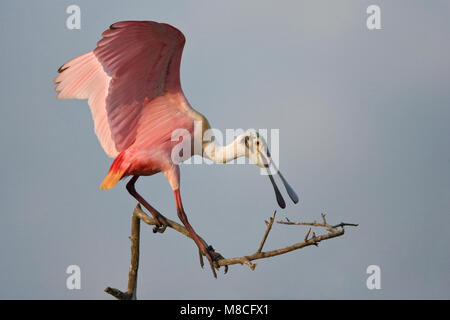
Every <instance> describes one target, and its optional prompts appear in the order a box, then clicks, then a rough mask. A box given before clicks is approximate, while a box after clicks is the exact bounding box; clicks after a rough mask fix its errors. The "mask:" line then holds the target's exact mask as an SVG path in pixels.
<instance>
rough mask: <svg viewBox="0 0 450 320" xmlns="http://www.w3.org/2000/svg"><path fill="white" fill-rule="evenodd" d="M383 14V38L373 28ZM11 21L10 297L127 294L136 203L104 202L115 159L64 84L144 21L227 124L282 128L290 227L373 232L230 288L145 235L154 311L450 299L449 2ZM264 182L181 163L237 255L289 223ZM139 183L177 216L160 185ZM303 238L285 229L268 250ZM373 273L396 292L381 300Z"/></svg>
mask: <svg viewBox="0 0 450 320" xmlns="http://www.w3.org/2000/svg"><path fill="white" fill-rule="evenodd" d="M374 3H375V4H379V5H380V7H381V10H382V30H378V31H369V30H367V28H366V23H365V19H366V17H367V15H366V8H367V6H368V5H370V4H374ZM70 4H77V5H79V6H80V7H81V13H82V22H81V30H68V29H67V28H66V26H65V20H66V18H67V14H66V12H65V11H66V8H67V6H68V5H70ZM0 9H1V10H0V11H1V19H0V24H1V28H0V34H1V40H2V44H3V45H2V50H0V57H1V59H0V61H1V62H0V64H1V70H2V76H1V83H0V84H1V85H0V90H1V105H2V109H1V110H2V111H1V116H0V133H1V134H0V147H1V150H2V153H1V155H2V160H1V163H2V166H1V168H0V174H1V176H2V182H1V184H0V208H1V215H2V222H1V224H0V239H1V241H0V243H1V244H0V284H1V285H0V298H27V299H32V298H44V299H48V298H57V299H82V298H83V299H110V297H109V296H108V295H106V294H105V293H104V292H103V289H104V288H105V287H106V286H113V287H118V288H121V289H124V288H126V281H127V272H128V266H129V240H128V238H127V237H128V235H129V229H130V216H131V212H132V210H133V208H134V205H135V201H133V199H132V198H131V197H130V196H129V195H128V193H127V192H126V190H125V188H124V183H123V182H122V183H120V184H119V185H118V186H117V187H116V188H115V189H113V190H111V191H101V190H100V189H99V185H100V183H101V181H102V179H103V178H104V176H105V175H106V173H107V171H108V168H109V165H110V163H111V159H109V158H107V157H106V155H105V154H104V152H103V150H102V149H101V147H100V144H99V143H98V141H97V139H96V137H95V134H94V131H93V124H92V120H91V118H90V112H89V109H88V106H87V103H86V101H80V100H68V101H61V100H57V99H56V98H55V93H54V91H53V83H52V80H53V78H54V77H55V75H56V70H57V68H58V67H59V66H60V65H61V64H63V63H64V62H66V61H67V60H69V59H71V58H73V57H76V56H78V55H80V54H82V53H84V52H87V51H90V50H92V49H93V48H94V47H95V44H96V42H97V41H98V40H99V38H100V34H101V33H102V32H103V30H105V29H106V28H107V27H108V26H109V25H110V24H112V23H113V22H116V21H120V20H130V19H133V20H155V21H159V22H166V23H170V24H172V25H174V26H176V27H177V28H179V29H180V30H182V31H183V33H184V34H185V35H186V38H187V42H186V47H185V50H184V55H183V61H182V70H181V77H182V84H183V89H184V92H185V94H186V96H187V97H188V99H189V100H190V102H191V104H192V105H193V106H194V107H195V108H196V109H197V110H198V111H200V112H201V113H203V114H204V115H206V116H207V117H208V119H209V121H210V123H211V124H212V126H214V127H216V128H219V129H222V130H224V129H226V128H268V129H271V128H278V129H280V142H281V145H280V166H281V169H282V170H283V172H284V174H285V176H286V177H287V178H288V180H289V181H290V182H291V184H292V186H293V187H294V188H295V189H296V191H297V193H298V194H299V196H300V199H301V203H300V204H299V205H297V206H293V205H289V206H288V208H287V209H285V210H279V218H284V217H289V218H290V219H291V220H313V219H319V218H320V213H321V212H326V213H327V214H328V220H329V221H330V222H336V223H338V222H340V221H342V220H343V221H348V222H355V223H360V227H358V228H356V229H353V228H351V229H350V228H348V229H347V233H346V234H345V235H344V236H343V237H341V238H338V239H334V240H331V241H328V242H324V243H322V244H321V245H320V247H319V248H315V247H310V248H306V249H303V250H300V251H296V252H293V253H290V254H287V255H284V256H281V257H277V258H273V259H267V260H264V261H259V263H258V266H257V268H256V269H255V271H250V270H249V269H248V267H246V266H233V267H231V268H230V271H229V273H228V274H227V275H225V276H224V275H222V274H220V275H219V279H217V280H214V279H213V278H212V276H211V274H210V271H209V270H208V269H205V270H202V269H200V267H199V265H198V256H197V249H196V247H195V245H194V243H193V242H192V241H189V240H187V239H185V238H183V237H182V236H180V235H178V234H176V233H175V232H173V231H170V230H169V231H167V232H166V233H165V234H163V235H159V234H158V235H154V234H153V233H152V232H151V229H150V228H149V227H146V226H143V230H142V239H141V241H142V243H141V263H140V273H139V285H138V286H139V289H138V290H139V291H138V296H139V297H141V298H149V299H155V298H156V299H166V298H177V299H197V298H208V299H210V298H213V299H215V298H223V299H312V298H331V299H334V298H339V299H341V298H357V299H360V298H368V299H383V298H384V299H391V298H450V280H449V272H450V252H449V249H448V243H450V234H449V232H448V226H449V223H450V215H449V213H450V212H449V211H450V148H449V147H450V143H449V142H450V139H449V137H450V128H449V125H448V123H449V119H450V90H449V84H450V59H449V57H450V41H449V40H450V33H449V32H448V30H449V28H448V23H449V21H450V20H449V18H450V10H449V9H450V2H448V1H444V0H442V1H438V0H435V1H400V0H399V1H382V0H378V1H360V0H353V1H331V0H330V1H317V0H314V1H312V0H310V1H298V0H295V1H267V0H255V1H248V0H247V1H237V0H233V1H207V0H204V1H198V0H191V1H148V0H145V1H144V0H142V1H127V2H126V4H125V2H124V1H103V0H102V1H11V0H9V1H2V2H1V4H0ZM258 173H259V170H258V169H257V168H255V167H252V166H248V165H244V166H238V165H230V166H208V165H192V166H188V165H186V166H183V167H182V171H181V176H182V182H181V186H182V187H181V188H182V189H181V192H182V197H183V201H184V205H185V209H186V211H187V214H188V216H189V219H190V221H191V223H192V224H193V225H194V226H195V228H196V230H197V231H198V233H199V234H200V235H202V236H203V237H204V238H205V239H206V240H207V241H209V243H210V244H212V245H213V246H214V247H215V248H216V249H217V250H218V251H219V252H220V253H222V254H223V255H224V256H226V257H231V256H238V255H244V254H250V253H252V252H253V251H254V250H256V248H257V246H258V244H259V241H260V239H261V237H262V235H263V233H264V229H265V225H264V219H267V218H268V217H269V216H270V215H271V214H272V212H273V210H274V209H275V208H276V202H275V200H274V195H273V191H272V189H271V186H270V183H269V182H268V179H267V178H266V177H263V176H260V175H259V174H258ZM137 188H138V190H140V191H141V193H142V194H143V195H144V196H145V197H146V198H147V199H148V200H149V201H150V203H152V204H153V205H154V206H155V207H156V208H158V209H159V210H161V212H163V213H164V214H166V215H167V216H168V217H170V218H172V219H177V218H176V211H175V205H174V200H173V196H172V192H171V190H170V187H169V185H168V183H167V181H166V180H165V178H164V177H163V176H162V175H156V176H153V177H149V178H143V179H141V181H140V182H139V183H138V185H137ZM305 231H306V229H301V228H294V227H289V226H281V225H275V226H274V228H273V230H272V232H271V234H270V237H269V239H268V242H267V245H266V246H267V249H271V248H277V247H280V246H285V245H287V244H290V243H293V242H296V241H299V240H301V239H303V237H304V233H305ZM71 264H77V265H79V266H80V267H81V271H82V284H81V285H82V289H81V290H78V291H76V290H74V291H69V290H67V289H66V287H65V283H66V277H67V275H66V274H65V270H66V268H67V266H68V265H71ZM372 264H376V265H379V266H380V268H381V272H382V289H381V290H373V291H369V290H368V289H367V288H366V278H367V276H368V275H367V274H366V268H367V266H369V265H372Z"/></svg>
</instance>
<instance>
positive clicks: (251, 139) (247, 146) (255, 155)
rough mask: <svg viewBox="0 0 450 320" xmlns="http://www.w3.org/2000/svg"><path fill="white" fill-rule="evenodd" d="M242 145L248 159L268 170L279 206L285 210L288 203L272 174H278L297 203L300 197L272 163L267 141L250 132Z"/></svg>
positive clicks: (242, 140) (245, 135) (242, 141)
mask: <svg viewBox="0 0 450 320" xmlns="http://www.w3.org/2000/svg"><path fill="white" fill-rule="evenodd" d="M240 144H241V148H243V149H244V150H245V156H246V157H247V158H249V159H250V160H251V161H252V162H253V163H254V164H255V165H257V166H258V167H260V168H265V169H266V170H267V175H268V176H269V179H270V182H271V183H272V186H273V189H274V191H275V196H276V198H277V202H278V205H279V206H280V207H281V208H283V209H284V208H285V207H286V203H285V201H284V199H283V196H282V195H281V193H280V190H279V189H278V187H277V184H276V183H275V180H274V178H273V174H272V173H276V174H278V176H279V177H280V179H281V181H282V182H283V184H284V186H285V188H286V191H287V193H288V195H289V197H290V198H291V199H292V201H293V202H294V203H297V202H298V196H297V194H296V193H295V191H294V189H292V187H291V186H290V185H289V183H288V182H287V181H286V179H285V178H284V177H283V175H282V174H281V172H280V170H278V168H277V167H276V166H275V163H274V162H273V161H272V158H271V155H270V151H269V148H268V147H267V143H266V140H265V139H264V138H263V137H262V136H261V135H260V134H259V133H258V132H255V131H250V132H247V133H245V134H243V135H242V137H241V139H240Z"/></svg>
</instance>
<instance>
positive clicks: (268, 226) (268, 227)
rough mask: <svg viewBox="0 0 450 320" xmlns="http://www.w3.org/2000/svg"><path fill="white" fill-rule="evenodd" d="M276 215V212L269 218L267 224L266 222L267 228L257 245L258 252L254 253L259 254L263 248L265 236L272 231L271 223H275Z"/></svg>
mask: <svg viewBox="0 0 450 320" xmlns="http://www.w3.org/2000/svg"><path fill="white" fill-rule="evenodd" d="M276 214H277V212H276V211H274V212H273V216H271V217H270V220H269V222H267V221H266V224H267V228H266V232H265V233H264V237H263V238H262V240H261V243H260V244H259V247H258V250H257V251H256V252H261V251H262V248H263V247H264V243H265V242H266V240H267V236H268V235H269V232H270V229H272V225H273V222H274V221H275V215H276Z"/></svg>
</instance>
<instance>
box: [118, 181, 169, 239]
mask: <svg viewBox="0 0 450 320" xmlns="http://www.w3.org/2000/svg"><path fill="white" fill-rule="evenodd" d="M138 178H139V176H133V177H132V178H131V179H130V181H128V183H127V190H128V192H129V193H130V194H131V195H132V196H133V197H134V198H135V199H136V200H137V201H138V202H139V203H140V204H142V205H143V206H144V207H145V208H146V209H147V210H148V211H149V212H150V213H151V214H152V215H153V218H155V220H156V226H155V227H154V228H153V232H154V233H156V232H159V233H163V232H164V231H165V230H166V228H167V220H166V218H165V217H164V216H163V215H162V214H161V213H159V212H158V210H156V209H155V208H153V207H152V206H151V205H150V204H149V203H148V202H147V201H146V200H145V199H144V198H143V197H142V196H141V195H140V194H139V193H137V191H136V188H135V185H134V184H135V183H136V181H137V179H138Z"/></svg>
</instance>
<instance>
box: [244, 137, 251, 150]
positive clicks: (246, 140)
mask: <svg viewBox="0 0 450 320" xmlns="http://www.w3.org/2000/svg"><path fill="white" fill-rule="evenodd" d="M249 139H250V138H249V137H248V136H246V137H245V139H244V142H245V145H246V147H247V148H248V140H249Z"/></svg>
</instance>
